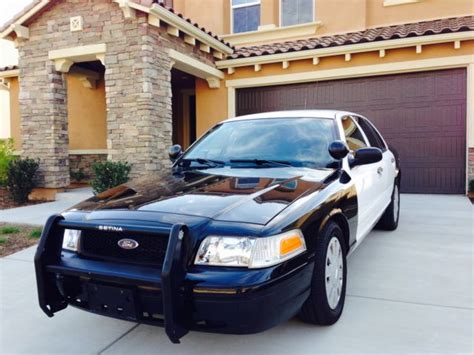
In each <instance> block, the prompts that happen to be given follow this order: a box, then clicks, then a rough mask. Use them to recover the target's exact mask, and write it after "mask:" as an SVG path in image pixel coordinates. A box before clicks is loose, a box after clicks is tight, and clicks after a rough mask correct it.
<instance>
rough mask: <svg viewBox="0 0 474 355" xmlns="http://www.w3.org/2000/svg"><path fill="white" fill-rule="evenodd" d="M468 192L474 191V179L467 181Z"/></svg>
mask: <svg viewBox="0 0 474 355" xmlns="http://www.w3.org/2000/svg"><path fill="white" fill-rule="evenodd" d="M469 192H474V179H473V180H471V181H469Z"/></svg>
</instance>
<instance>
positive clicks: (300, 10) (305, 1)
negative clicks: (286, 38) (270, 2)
mask: <svg viewBox="0 0 474 355" xmlns="http://www.w3.org/2000/svg"><path fill="white" fill-rule="evenodd" d="M280 17H281V26H282V27H284V26H293V25H300V24H303V23H308V22H313V21H314V0H280Z"/></svg>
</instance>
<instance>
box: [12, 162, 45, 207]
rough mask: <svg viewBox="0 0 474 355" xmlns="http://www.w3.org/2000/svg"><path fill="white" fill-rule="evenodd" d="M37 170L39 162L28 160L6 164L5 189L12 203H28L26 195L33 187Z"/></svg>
mask: <svg viewBox="0 0 474 355" xmlns="http://www.w3.org/2000/svg"><path fill="white" fill-rule="evenodd" d="M38 168H39V161H37V160H34V159H30V158H25V159H15V160H12V161H11V162H10V163H8V169H7V188H8V192H9V193H10V196H11V198H12V199H13V201H15V202H18V203H24V202H26V201H28V195H29V194H30V192H31V190H33V188H34V187H35V177H36V172H37V171H38Z"/></svg>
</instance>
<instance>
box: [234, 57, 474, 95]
mask: <svg viewBox="0 0 474 355" xmlns="http://www.w3.org/2000/svg"><path fill="white" fill-rule="evenodd" d="M469 63H474V55H464V56H456V57H447V58H433V59H421V60H413V61H405V62H396V63H384V64H374V65H364V66H354V67H349V68H339V69H327V70H319V71H307V72H302V73H294V74H281V75H269V76H260V77H253V78H245V79H234V80H227V81H226V86H227V87H234V88H246V87H256V86H271V85H284V84H293V83H304V82H310V81H319V80H335V79H342V78H349V77H350V78H356V77H363V76H374V75H386V74H393V73H406V72H414V71H426V70H436V69H445V68H455V67H463V66H467V65H468V64H469Z"/></svg>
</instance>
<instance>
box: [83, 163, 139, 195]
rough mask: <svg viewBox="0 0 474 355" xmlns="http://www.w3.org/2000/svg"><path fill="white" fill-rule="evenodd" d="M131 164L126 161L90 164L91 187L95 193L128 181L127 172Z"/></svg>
mask: <svg viewBox="0 0 474 355" xmlns="http://www.w3.org/2000/svg"><path fill="white" fill-rule="evenodd" d="M130 169H131V166H130V165H129V164H128V163H127V162H124V163H122V162H112V161H106V162H103V163H95V164H94V165H92V170H93V171H94V175H95V177H94V179H93V180H92V183H91V185H92V189H93V190H94V193H95V194H99V193H101V192H103V191H105V190H108V189H110V188H112V187H115V186H117V185H121V184H124V183H126V182H127V181H128V174H129V173H130Z"/></svg>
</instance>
